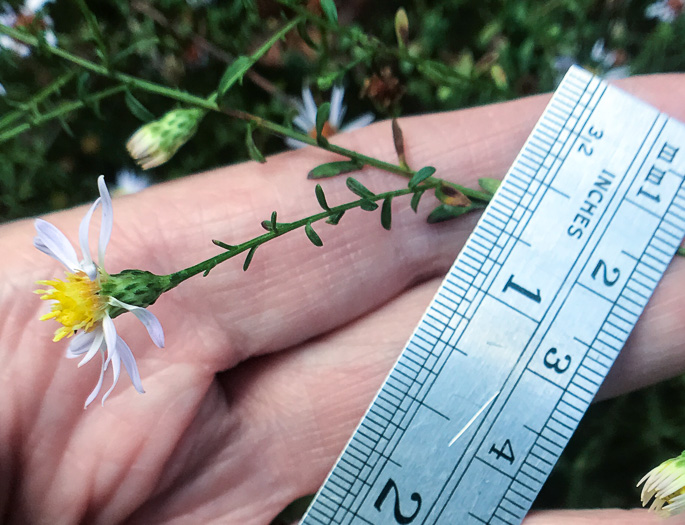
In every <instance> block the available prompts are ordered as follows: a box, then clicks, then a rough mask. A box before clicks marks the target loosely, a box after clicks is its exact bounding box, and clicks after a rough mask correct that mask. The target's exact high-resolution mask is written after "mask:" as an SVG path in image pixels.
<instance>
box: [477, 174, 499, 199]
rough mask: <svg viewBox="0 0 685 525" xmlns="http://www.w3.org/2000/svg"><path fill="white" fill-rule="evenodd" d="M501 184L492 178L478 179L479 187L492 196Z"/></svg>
mask: <svg viewBox="0 0 685 525" xmlns="http://www.w3.org/2000/svg"><path fill="white" fill-rule="evenodd" d="M501 183H502V181H501V180H497V179H492V178H490V177H481V178H480V179H478V185H479V186H480V187H481V188H482V189H483V191H487V192H488V193H489V194H490V195H494V194H495V192H496V191H497V188H499V185H500V184H501Z"/></svg>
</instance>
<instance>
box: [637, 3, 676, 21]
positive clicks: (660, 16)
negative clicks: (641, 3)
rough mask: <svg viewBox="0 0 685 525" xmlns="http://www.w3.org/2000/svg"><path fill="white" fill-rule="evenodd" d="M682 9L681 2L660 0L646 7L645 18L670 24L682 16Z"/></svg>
mask: <svg viewBox="0 0 685 525" xmlns="http://www.w3.org/2000/svg"><path fill="white" fill-rule="evenodd" d="M684 9H685V2H684V1H683V0H660V1H658V2H654V3H652V4H649V5H648V6H647V8H646V9H645V17H647V18H655V19H656V20H660V21H661V22H666V23H667V24H670V23H672V22H673V21H674V20H675V19H676V18H678V17H679V16H680V15H681V14H683V10H684Z"/></svg>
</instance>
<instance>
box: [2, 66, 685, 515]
mask: <svg viewBox="0 0 685 525" xmlns="http://www.w3.org/2000/svg"><path fill="white" fill-rule="evenodd" d="M621 87H623V88H624V89H627V90H628V91H631V92H633V93H635V94H636V95H638V96H639V97H641V98H643V99H644V100H646V101H648V102H650V103H652V104H654V105H655V106H657V107H658V108H660V109H662V110H663V111H666V112H667V113H669V114H671V115H673V116H674V117H676V118H679V119H681V120H683V119H685V108H684V107H683V105H682V100H683V99H684V98H685V77H683V76H675V75H671V76H660V77H645V78H633V79H628V80H626V81H625V82H624V83H622V84H621ZM547 100H548V97H547V96H541V97H533V98H528V99H523V100H519V101H515V102H511V103H506V104H499V105H493V106H487V107H483V108H476V109H470V110H464V111H459V112H453V113H447V114H441V115H427V116H421V117H413V118H406V119H402V120H401V125H402V128H403V131H404V136H405V143H406V146H407V157H408V161H409V163H410V164H411V165H412V166H417V167H419V166H423V165H427V164H429V165H432V166H435V167H436V168H437V169H438V175H439V176H441V177H443V178H448V179H453V180H455V181H458V182H459V183H462V184H465V185H472V186H473V185H475V180H476V179H477V178H478V177H481V176H493V177H501V176H502V175H503V174H504V173H505V172H506V170H507V168H508V167H509V165H510V164H511V162H512V161H513V159H514V157H515V155H516V153H517V152H518V150H519V149H520V147H521V146H522V144H523V142H524V140H525V138H526V137H527V135H528V133H529V132H530V130H531V129H532V127H533V125H534V123H535V121H536V120H537V118H538V117H539V115H540V114H541V112H542V110H543V108H544V105H545V103H546V102H547ZM338 141H339V142H340V143H341V144H344V145H345V146H348V147H350V148H352V149H357V150H360V151H363V152H365V153H370V154H372V155H373V156H376V157H378V158H384V159H388V160H394V157H395V153H394V149H393V146H392V140H391V138H390V126H389V124H388V123H387V122H385V123H379V124H376V125H374V126H371V127H369V128H365V129H363V130H359V131H358V132H355V133H353V134H350V135H347V136H341V137H339V139H338ZM331 159H332V156H331V155H330V154H328V153H326V152H322V151H316V150H313V149H311V148H307V149H305V150H301V151H297V152H289V153H285V154H282V155H278V156H275V157H272V158H270V159H269V162H268V163H267V164H265V165H257V164H254V163H250V164H243V165H239V166H233V167H229V168H223V169H219V170H215V171H213V172H210V173H206V174H202V175H197V176H192V177H187V178H185V179H183V180H180V181H176V182H172V183H167V184H162V185H159V186H155V187H152V188H150V189H148V190H146V191H145V192H144V193H142V194H138V195H134V196H130V197H126V198H121V199H115V200H114V233H113V236H112V240H111V242H110V246H109V248H108V255H107V261H106V269H107V271H108V272H110V273H116V272H118V271H121V270H123V269H126V268H140V269H145V270H149V271H152V272H154V273H157V274H164V273H171V272H173V271H176V270H178V269H181V268H183V267H186V266H189V265H191V264H194V263H196V262H199V261H200V260H202V259H204V258H207V257H210V256H212V255H214V254H215V253H217V248H216V247H215V246H213V245H212V244H211V243H210V242H209V241H210V239H219V240H222V241H225V242H227V243H231V242H240V241H243V240H245V239H247V238H249V237H252V236H254V235H256V234H258V233H260V231H261V230H260V227H259V222H260V221H261V220H262V219H264V218H267V217H268V216H269V214H270V212H271V211H272V210H274V209H276V210H278V212H279V216H280V217H282V218H283V219H285V220H288V219H289V218H297V217H300V216H304V215H305V214H307V213H311V212H312V211H314V210H316V209H317V206H316V201H315V199H314V198H313V193H314V192H313V183H312V182H311V181H308V180H306V179H305V176H304V175H305V174H306V173H307V171H308V170H309V169H311V168H312V167H313V166H315V165H317V164H318V163H321V162H324V161H327V160H331ZM356 176H357V177H358V178H359V179H360V180H361V181H363V183H364V184H365V185H367V186H368V187H369V188H370V189H372V190H374V189H380V188H382V189H387V188H394V187H398V188H399V187H401V186H402V185H403V184H405V181H403V180H402V179H399V178H398V177H397V176H394V175H389V174H385V173H378V172H374V170H364V171H363V172H362V173H360V174H358V175H356ZM94 183H95V180H94V178H93V184H94ZM324 184H325V188H326V194H327V197H328V200H329V202H330V203H335V202H337V201H339V200H343V199H346V198H348V193H347V190H346V189H345V184H344V180H343V179H342V178H340V179H332V180H328V181H325V183H324ZM426 200H427V199H426ZM424 205H425V203H424ZM394 206H395V210H396V211H395V214H394V217H393V229H392V231H390V232H386V231H385V230H383V229H382V228H381V226H380V224H378V221H377V220H375V219H373V220H372V219H370V218H369V217H368V216H366V215H365V212H361V211H358V212H356V213H348V214H347V215H346V216H345V217H344V218H343V220H342V221H341V224H340V225H339V226H337V227H326V228H324V227H321V228H319V229H318V232H319V234H320V236H321V237H322V239H323V241H324V243H325V244H324V247H323V248H322V249H318V248H315V247H313V246H312V245H311V244H310V243H309V241H308V240H307V239H306V237H305V236H304V234H302V235H299V236H298V235H297V234H290V235H288V236H285V237H283V238H281V239H278V240H275V241H272V242H270V243H268V244H267V245H265V246H263V247H261V248H260V249H259V250H258V251H257V253H256V255H255V258H254V260H253V262H252V265H251V267H250V269H249V270H248V271H247V272H246V273H243V271H242V260H241V261H229V262H227V263H225V264H222V265H220V266H218V267H216V268H215V269H214V270H212V272H211V274H210V275H209V276H208V277H207V278H202V277H199V276H198V277H195V278H193V279H192V280H191V281H189V282H187V283H183V284H182V285H181V286H180V287H179V288H177V289H175V290H173V291H171V292H169V293H167V294H165V295H163V296H162V297H161V298H160V299H159V300H158V301H157V303H156V304H155V305H154V306H152V307H150V311H152V312H153V313H154V314H155V315H156V316H157V317H158V318H159V320H160V321H161V323H162V325H163V326H164V329H165V334H166V342H167V345H166V348H165V349H163V350H160V349H158V348H156V347H155V346H154V345H153V344H152V343H151V342H150V340H149V338H148V336H147V333H146V332H145V330H144V328H143V327H142V326H140V325H139V324H137V321H136V320H135V319H132V318H131V317H132V316H122V317H121V318H118V319H117V321H116V323H117V330H118V332H119V333H120V334H121V335H122V336H123V337H124V338H125V339H126V341H127V342H128V344H129V346H130V347H131V349H132V350H133V353H134V355H135V356H136V359H137V362H138V366H139V368H140V372H141V376H142V380H143V385H144V387H145V389H146V392H147V393H146V394H144V395H139V394H138V393H136V392H135V390H134V388H133V386H132V385H131V384H130V382H128V380H126V379H125V378H124V379H122V380H121V381H120V383H119V385H117V387H116V388H115V390H114V392H113V394H112V395H111V397H110V398H109V399H108V401H107V403H106V404H105V405H104V407H102V406H100V405H99V404H97V403H96V404H94V405H92V406H91V407H89V408H88V409H87V410H85V411H84V410H83V408H82V406H83V402H84V400H85V399H86V397H87V396H88V394H89V392H90V391H91V390H92V388H93V386H94V383H95V382H96V380H97V377H98V374H99V370H98V368H99V367H98V366H97V364H93V365H87V366H85V367H84V368H83V369H80V370H77V369H76V363H75V362H74V361H70V360H66V359H64V351H65V348H66V342H65V341H62V342H61V343H52V342H51V339H52V333H53V332H54V330H55V328H56V325H55V324H54V323H50V322H42V323H39V322H38V317H39V316H40V314H41V312H44V311H45V305H44V304H43V303H42V302H41V301H40V300H39V299H38V298H37V296H35V295H33V294H31V293H30V292H31V291H32V290H34V289H35V288H37V287H38V286H37V285H35V284H34V283H35V281H37V280H40V279H49V278H53V277H61V276H62V272H63V269H62V268H61V267H60V266H59V264H58V263H57V262H55V261H53V260H52V259H50V258H48V257H45V256H44V255H42V254H40V253H39V252H38V251H37V250H35V249H34V248H33V247H32V245H31V239H32V238H33V236H34V230H33V223H32V221H28V220H27V221H18V222H15V223H11V224H6V225H4V226H2V227H1V228H0V252H1V253H3V259H2V262H1V263H0V283H1V284H0V319H1V320H2V322H1V323H0V517H4V518H5V519H6V520H7V521H8V522H9V523H34V522H35V523H40V522H46V523H73V522H86V523H116V522H120V521H127V522H128V523H210V522H216V523H228V524H247V525H252V524H254V525H264V524H268V523H269V522H270V520H271V519H272V518H273V517H274V516H275V515H276V514H278V512H279V511H280V510H281V509H282V508H283V507H285V505H287V504H288V503H289V502H290V501H292V500H293V499H295V498H297V497H299V496H302V495H304V494H308V493H311V492H314V491H315V490H316V489H317V488H318V486H319V485H320V484H321V482H322V481H323V479H324V477H325V475H326V473H327V472H328V470H329V469H330V467H331V466H332V464H333V462H334V460H335V458H336V457H337V455H338V454H339V453H340V451H341V449H342V447H343V445H344V443H345V442H346V440H347V438H348V437H349V435H350V434H351V433H352V431H353V429H354V427H355V425H356V424H357V422H358V420H359V418H360V417H361V416H362V414H363V412H364V410H365V409H366V407H367V406H368V404H369V402H370V401H371V399H372V397H373V395H374V393H375V392H376V390H377V389H378V387H379V386H380V384H381V382H382V380H383V379H384V377H385V375H386V374H387V372H388V371H389V369H390V367H391V366H392V363H393V362H394V360H395V359H396V357H397V354H398V353H399V351H400V350H401V348H402V347H403V345H404V343H405V341H406V339H407V338H408V336H409V335H410V333H411V331H412V329H413V327H414V325H415V324H416V322H417V321H418V319H419V318H420V316H421V314H422V312H423V311H424V309H425V308H426V306H427V305H428V303H429V301H430V299H431V297H432V295H433V293H434V292H435V290H436V289H437V287H438V285H439V283H440V280H441V276H442V275H443V274H444V272H445V271H446V270H447V268H448V267H449V265H450V264H451V263H452V261H453V260H454V258H455V257H456V255H457V253H458V252H459V250H460V249H461V247H462V245H463V243H464V241H465V240H466V237H467V236H468V234H469V233H470V231H471V229H472V227H473V225H474V224H475V221H476V219H477V217H476V216H475V215H472V216H466V217H464V218H462V219H458V220H456V221H453V222H450V223H445V224H438V225H428V224H426V223H425V221H423V220H422V219H421V217H418V218H417V217H415V216H414V213H413V212H412V211H411V210H410V209H409V207H408V206H407V205H404V206H400V204H399V202H396V203H395V204H394ZM427 210H428V206H422V207H421V208H420V215H425V213H426V212H427ZM83 213H84V210H83V209H77V210H71V211H66V212H60V213H57V214H54V215H52V216H50V217H48V220H50V221H51V222H53V223H54V224H55V225H57V226H58V227H59V228H60V229H61V230H62V231H63V232H65V233H66V234H67V236H68V237H69V238H70V239H71V240H72V241H73V242H74V243H76V240H77V232H78V223H79V221H80V219H81V217H82V215H83ZM684 283H685V261H683V260H681V259H676V260H675V261H673V263H672V264H671V266H670V268H669V270H668V272H667V274H666V275H665V277H664V279H663V281H662V283H661V284H660V286H659V288H658V289H657V291H656V293H655V295H654V297H653V300H652V301H651V302H650V304H649V306H648V308H647V310H646V312H645V314H644V315H643V317H642V319H641V320H640V322H639V323H638V326H637V327H636V330H635V332H634V333H633V335H632V336H631V339H630V342H629V344H628V345H627V346H626V348H625V349H624V350H623V352H622V354H621V356H620V357H619V359H618V361H617V363H616V366H615V367H614V368H613V369H612V371H611V372H610V374H609V376H608V378H607V380H606V382H605V385H604V386H603V388H602V391H601V392H600V395H601V396H603V397H607V396H613V395H618V394H620V393H622V392H626V391H629V390H632V389H635V388H638V387H640V386H644V385H647V384H650V383H652V382H655V381H658V380H661V379H665V378H667V377H670V376H673V375H676V374H678V373H680V372H682V371H683V370H685V352H682V351H680V350H681V348H682V344H683V343H682V341H684V340H685V323H684V322H683V317H684V315H685V311H684V310H683V309H684V308H685V307H684V306H683V301H682V299H681V296H682V290H683V289H684V287H683V284H684ZM107 387H108V385H107V383H105V386H104V388H107ZM637 497H638V496H637V492H636V500H637ZM658 521H659V520H658V518H656V517H655V516H653V515H651V514H648V513H647V512H646V511H642V510H639V511H620V510H605V511H583V512H573V511H564V512H538V513H532V514H531V515H530V516H529V517H528V518H527V519H526V521H525V524H526V525H545V524H554V525H571V524H573V525H576V524H578V525H579V524H583V523H593V524H594V523H607V524H616V525H618V524H621V525H638V524H639V525H646V524H655V523H657V522H658Z"/></svg>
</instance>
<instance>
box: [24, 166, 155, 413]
mask: <svg viewBox="0 0 685 525" xmlns="http://www.w3.org/2000/svg"><path fill="white" fill-rule="evenodd" d="M98 189H99V190H100V197H99V198H98V199H97V200H96V201H95V202H94V203H93V205H92V206H91V207H90V209H89V210H88V212H87V213H86V215H85V216H84V217H83V220H82V221H81V225H80V227H79V244H80V247H81V254H82V256H83V259H81V260H79V258H78V256H77V255H76V251H75V250H74V248H73V247H72V245H71V243H70V242H69V241H68V239H67V238H66V236H65V235H64V234H63V233H62V232H61V231H60V230H59V229H57V227H55V226H53V225H52V224H50V223H49V222H47V221H44V220H42V219H36V231H37V232H38V235H37V236H36V237H35V238H34V239H33V245H34V246H35V247H36V248H38V249H39V250H40V251H41V252H43V253H45V254H47V255H49V256H51V257H53V258H55V259H57V260H58V261H59V262H61V263H62V264H63V265H64V266H65V267H66V268H67V271H66V272H65V274H66V279H65V280H63V281H62V280H60V279H53V280H45V281H38V284H40V285H43V286H45V287H49V288H47V289H44V290H36V293H39V294H41V299H44V300H48V301H55V302H54V303H53V304H52V309H51V311H50V312H49V313H47V314H45V315H43V316H42V317H41V321H44V320H48V319H55V320H56V321H58V322H59V323H61V324H62V326H61V327H60V328H58V329H57V331H56V332H55V337H54V339H53V341H59V340H61V339H63V338H64V337H67V338H71V337H72V336H74V334H76V335H75V336H74V337H73V339H72V340H71V343H70V344H69V347H68V348H67V354H66V355H67V357H68V358H76V357H81V356H82V359H81V362H80V363H79V367H81V366H83V365H85V364H86V363H87V362H89V361H90V360H91V359H92V358H93V357H95V355H96V354H98V353H99V354H100V356H101V360H102V363H101V367H100V379H99V380H98V383H97V385H96V386H95V388H94V389H93V391H92V392H91V393H90V395H89V396H88V399H86V403H85V406H86V407H87V406H88V405H89V404H90V403H92V402H93V400H94V399H95V398H96V397H97V396H98V394H99V393H100V389H101V388H102V382H103V379H104V375H105V371H106V370H107V369H108V368H109V365H110V364H111V365H112V372H113V379H112V386H111V387H110V389H109V390H108V391H107V393H106V394H105V395H104V397H103V399H102V403H103V404H104V402H105V400H106V399H107V397H108V396H109V395H110V394H111V392H112V390H114V387H115V385H116V384H117V381H118V380H119V374H120V372H121V364H122V363H123V365H124V368H125V369H126V372H127V373H128V375H129V377H130V378H131V382H132V383H133V386H134V387H135V389H136V390H137V391H138V392H140V393H143V392H144V390H143V385H142V383H141V381H140V374H139V373H138V366H137V365H136V361H135V359H134V357H133V353H132V352H131V349H130V348H129V347H128V345H127V344H126V343H125V342H124V340H123V339H122V338H121V337H119V335H118V334H117V331H116V329H115V327H114V322H113V321H112V317H116V315H118V314H119V313H121V312H124V311H129V312H132V313H133V314H134V315H135V316H136V317H137V318H138V319H139V320H140V321H141V322H142V323H143V325H144V326H145V328H146V329H147V331H148V334H150V338H151V339H152V342H153V343H154V344H155V345H157V346H158V347H160V348H162V347H163V346H164V332H163V330H162V326H161V324H160V323H159V321H158V320H157V318H156V317H155V316H154V315H153V314H152V313H150V312H149V311H147V310H146V309H145V308H141V307H139V306H133V305H131V304H127V303H124V302H122V301H120V300H118V299H116V298H115V297H113V296H112V295H111V294H110V293H108V291H107V290H106V289H105V287H106V286H107V285H110V288H111V287H112V286H111V285H112V284H113V283H114V282H116V280H117V277H118V276H119V279H121V277H120V276H123V275H124V272H122V273H121V274H118V276H110V275H108V274H107V272H105V270H104V257H105V249H106V248H107V244H108V243H109V238H110V236H111V233H112V226H113V210H112V199H111V197H110V195H109V192H108V191H107V186H106V185H105V179H104V177H103V176H100V177H99V178H98ZM98 207H101V208H102V224H101V226H100V234H99V239H98V263H97V264H96V263H95V262H94V261H93V257H92V255H91V252H90V247H89V244H88V230H89V229H90V221H91V218H92V217H93V213H94V212H95V210H96V209H97V208H98ZM157 296H159V294H157ZM152 302H154V300H153V301H152ZM148 304H151V303H150V302H148ZM105 351H106V355H105Z"/></svg>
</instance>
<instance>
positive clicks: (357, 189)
mask: <svg viewBox="0 0 685 525" xmlns="http://www.w3.org/2000/svg"><path fill="white" fill-rule="evenodd" d="M345 183H346V184H347V187H348V188H349V190H350V191H351V192H352V193H354V194H356V195H359V196H360V197H361V198H362V199H373V198H374V197H375V196H376V194H375V193H373V192H372V191H371V190H369V189H368V188H367V187H366V186H364V185H363V184H362V183H361V182H359V181H358V180H357V179H354V178H352V177H347V180H346V181H345Z"/></svg>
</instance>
